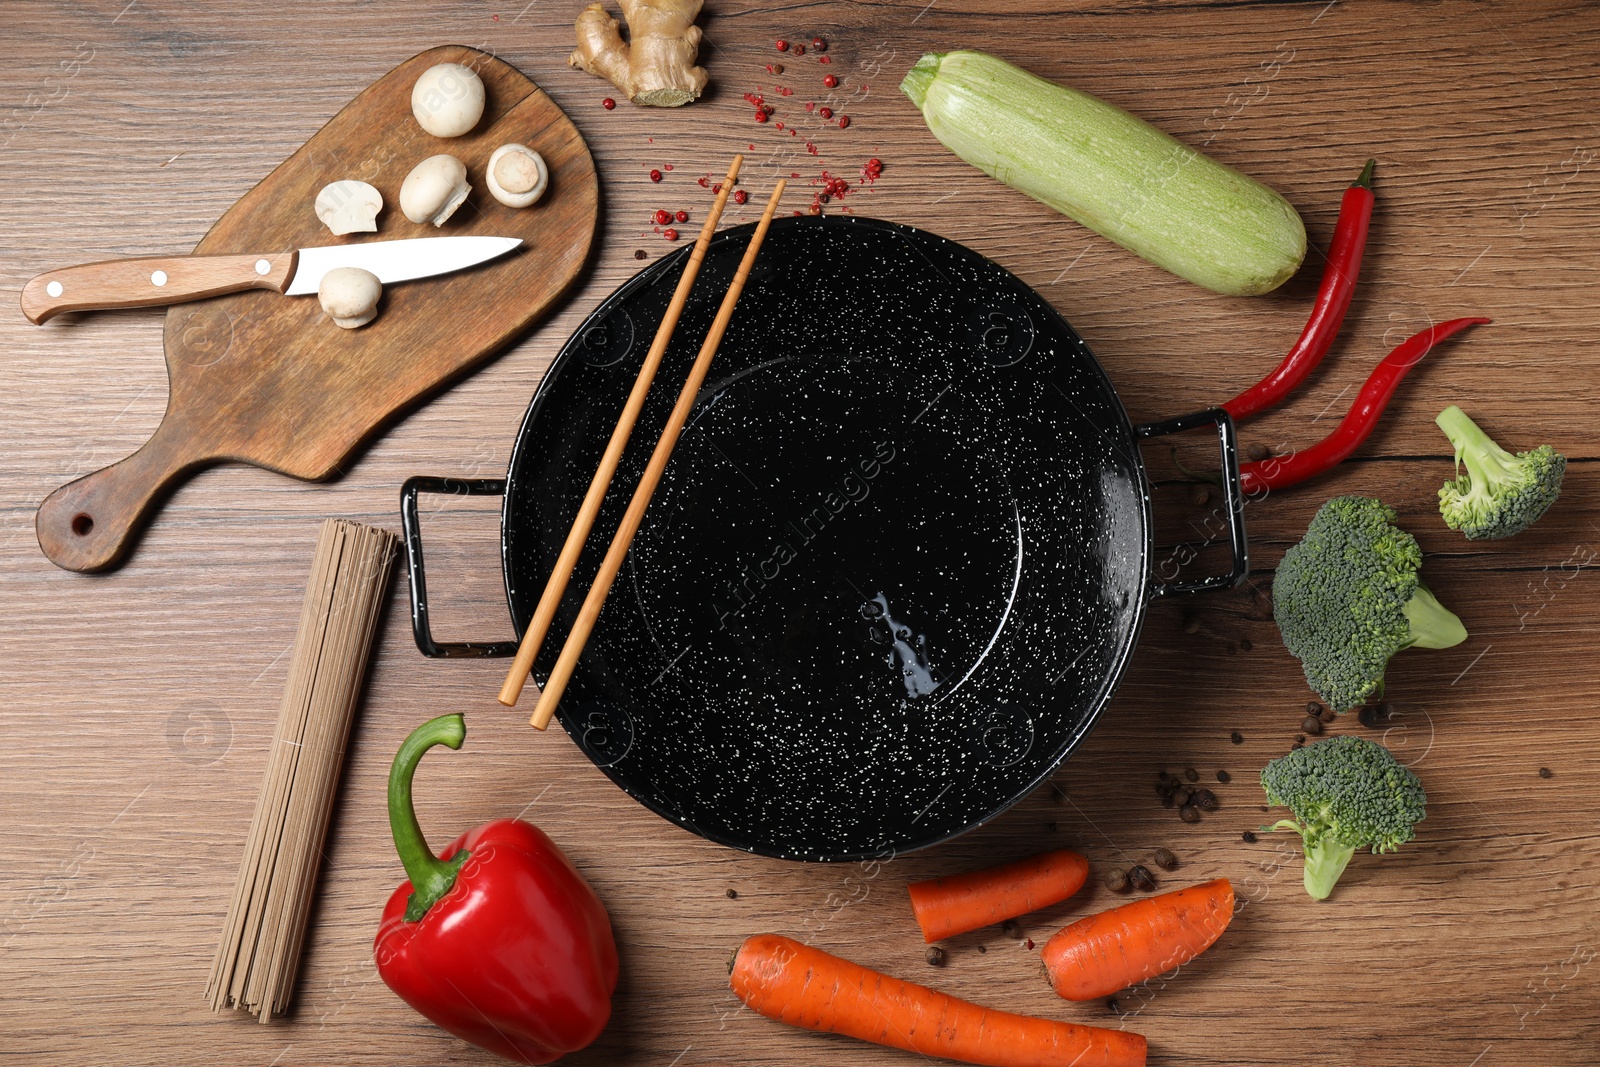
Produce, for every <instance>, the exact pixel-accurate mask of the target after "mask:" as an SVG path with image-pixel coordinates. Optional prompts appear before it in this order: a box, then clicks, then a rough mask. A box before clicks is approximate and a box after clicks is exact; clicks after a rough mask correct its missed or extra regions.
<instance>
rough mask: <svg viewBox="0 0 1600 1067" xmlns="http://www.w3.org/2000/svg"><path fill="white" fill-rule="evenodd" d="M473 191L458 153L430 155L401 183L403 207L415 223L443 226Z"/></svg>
mask: <svg viewBox="0 0 1600 1067" xmlns="http://www.w3.org/2000/svg"><path fill="white" fill-rule="evenodd" d="M470 192H472V186H470V185H468V184H467V166H466V164H465V163H462V162H461V160H459V159H457V158H456V157H455V156H448V155H440V156H429V157H428V158H427V159H424V160H423V161H422V162H421V163H418V164H417V165H416V166H415V167H412V168H411V173H410V174H407V175H406V180H405V181H403V182H401V183H400V210H401V212H402V213H403V214H404V215H405V217H406V218H408V219H410V220H411V221H412V222H431V223H433V224H434V225H435V226H442V225H443V224H444V220H445V219H447V218H449V217H450V216H451V215H453V214H455V210H456V208H458V207H460V206H461V202H462V201H463V200H465V199H466V198H467V194H468V193H470Z"/></svg>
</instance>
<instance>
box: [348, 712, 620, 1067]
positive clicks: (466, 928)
mask: <svg viewBox="0 0 1600 1067" xmlns="http://www.w3.org/2000/svg"><path fill="white" fill-rule="evenodd" d="M466 735H467V728H466V724H465V722H464V721H463V720H462V717H461V716H460V715H443V716H440V717H439V718H437V719H433V720H431V721H429V722H426V723H423V724H422V725H421V726H419V727H417V729H416V730H415V731H414V732H413V733H412V734H411V736H410V737H408V738H406V740H405V743H404V744H402V745H401V746H400V751H399V752H398V753H396V754H395V757H394V766H393V768H392V769H391V770H390V772H389V826H390V829H391V831H392V832H393V834H394V845H395V849H396V851H398V852H399V853H400V860H401V862H402V863H404V864H405V868H406V874H407V875H409V876H410V880H409V881H406V882H403V883H402V884H401V885H400V887H399V888H398V889H396V890H395V891H394V893H393V894H392V895H391V896H390V897H389V903H388V906H386V907H385V908H384V909H383V922H382V923H381V924H380V925H379V927H378V936H377V938H376V939H375V940H374V942H373V946H372V949H373V955H374V957H375V958H376V960H377V964H378V973H379V974H380V975H381V976H382V977H383V980H384V982H385V983H386V984H387V985H388V986H389V988H390V989H392V990H394V991H395V993H397V994H399V996H400V999H401V1000H404V1001H405V1002H406V1003H407V1004H409V1005H411V1006H412V1007H413V1008H415V1009H416V1010H417V1011H419V1012H421V1013H422V1014H423V1015H425V1016H426V1017H427V1018H429V1019H431V1020H432V1021H433V1022H435V1023H437V1024H438V1025H439V1026H441V1027H443V1028H444V1029H445V1030H448V1031H449V1032H450V1033H452V1034H455V1035H456V1036H457V1037H459V1038H462V1039H464V1040H466V1041H470V1042H472V1043H473V1044H474V1045H478V1046H479V1047H481V1048H486V1049H488V1050H489V1051H490V1052H495V1053H498V1054H499V1055H501V1056H504V1057H506V1058H507V1059H510V1060H515V1061H517V1062H518V1063H549V1062H551V1061H552V1060H555V1059H556V1058H558V1057H560V1056H562V1055H565V1054H566V1053H569V1052H576V1051H577V1050H578V1049H581V1048H583V1047H584V1046H586V1045H588V1044H589V1043H590V1042H592V1041H594V1039H595V1038H596V1037H598V1036H600V1031H601V1030H603V1029H604V1028H605V1025H606V1021H607V1020H608V1019H609V1018H610V1017H611V994H612V992H613V991H614V990H615V989H616V987H617V946H616V943H615V942H614V941H613V940H612V937H611V920H610V918H609V917H608V916H607V915H606V909H605V906H604V905H602V904H601V903H600V899H599V898H598V897H596V896H595V894H594V890H593V889H591V888H590V887H589V883H587V882H585V881H584V880H583V876H582V875H580V874H579V873H578V871H577V869H576V868H574V867H573V866H572V863H571V861H569V860H568V859H567V857H566V856H564V855H563V854H562V852H561V850H560V849H559V848H557V847H556V846H555V843H554V842H552V841H551V840H550V839H549V838H548V837H546V836H545V835H544V833H543V832H541V831H540V830H538V829H536V828H534V827H533V826H530V825H529V824H527V823H525V822H522V821H521V820H519V819H497V820H495V821H494V822H491V823H485V824H484V825H483V826H479V827H478V828H476V829H474V830H469V831H467V832H466V833H464V834H462V835H461V836H460V837H458V838H456V839H455V840H454V841H452V842H451V843H450V845H449V846H448V847H447V848H446V849H445V850H444V851H443V852H442V853H440V854H439V855H438V856H437V857H436V856H434V854H433V852H432V851H431V850H430V849H429V848H428V842H427V841H426V840H425V839H424V838H423V836H422V828H421V827H420V826H419V825H418V824H417V816H416V812H415V811H414V810H413V808H412V805H411V778H412V775H414V774H415V773H416V769H417V763H418V761H420V760H421V759H422V755H423V753H424V752H426V751H427V750H428V749H430V748H432V747H433V746H434V745H446V746H448V747H450V748H460V747H461V742H462V740H463V739H465V737H466Z"/></svg>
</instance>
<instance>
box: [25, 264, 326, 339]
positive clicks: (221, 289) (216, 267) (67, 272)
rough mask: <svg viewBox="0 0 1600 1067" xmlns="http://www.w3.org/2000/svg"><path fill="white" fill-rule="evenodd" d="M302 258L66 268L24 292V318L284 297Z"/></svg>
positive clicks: (36, 281) (38, 319)
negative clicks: (242, 293) (231, 296)
mask: <svg viewBox="0 0 1600 1067" xmlns="http://www.w3.org/2000/svg"><path fill="white" fill-rule="evenodd" d="M298 257H299V253H298V252H279V253H277V254H275V255H266V256H151V257H148V258H144V259H110V260H106V261H105V262H104V263H85V264H83V265H82V266H78V267H63V268H61V269H60V270H53V271H49V272H47V273H45V274H41V275H39V276H38V277H37V278H35V279H33V280H32V281H30V282H29V283H28V284H27V285H24V286H23V287H22V313H23V314H24V315H26V316H27V317H28V321H29V322H32V323H40V322H43V321H45V320H46V319H48V318H51V317H52V316H55V315H59V314H61V313H62V312H63V311H95V310H98V309H101V308H140V307H162V306H165V305H167V304H182V303H184V302H185V301H188V300H200V299H203V298H205V297H208V296H221V295H222V294H223V293H236V292H238V291H239V290H241V289H276V290H277V291H278V292H280V293H281V292H283V291H284V290H285V289H287V288H288V287H289V279H290V278H292V277H294V266H295V260H296V259H297V258H298Z"/></svg>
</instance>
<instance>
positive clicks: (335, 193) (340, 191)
mask: <svg viewBox="0 0 1600 1067" xmlns="http://www.w3.org/2000/svg"><path fill="white" fill-rule="evenodd" d="M316 209H317V218H319V219H321V220H322V222H323V225H325V226H327V227H328V229H329V230H331V231H333V233H334V235H335V236H337V237H343V236H344V235H345V234H347V233H376V232H377V229H378V221H377V220H378V212H380V211H382V210H383V194H382V193H380V192H378V190H376V189H374V188H373V187H372V186H370V185H368V184H367V183H366V182H358V181H356V180H354V179H352V178H346V179H345V180H344V181H340V182H333V183H332V184H330V185H324V186H323V187H322V192H320V193H318V194H317V205H316Z"/></svg>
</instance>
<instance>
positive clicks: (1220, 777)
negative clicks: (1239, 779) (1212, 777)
mask: <svg viewBox="0 0 1600 1067" xmlns="http://www.w3.org/2000/svg"><path fill="white" fill-rule="evenodd" d="M1217 781H1219V782H1221V783H1222V784H1223V785H1227V784H1228V783H1229V782H1231V781H1233V775H1231V774H1229V773H1228V772H1227V771H1218V772H1217Z"/></svg>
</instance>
